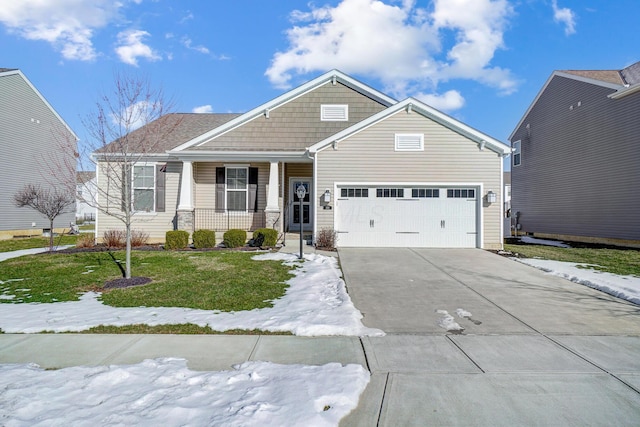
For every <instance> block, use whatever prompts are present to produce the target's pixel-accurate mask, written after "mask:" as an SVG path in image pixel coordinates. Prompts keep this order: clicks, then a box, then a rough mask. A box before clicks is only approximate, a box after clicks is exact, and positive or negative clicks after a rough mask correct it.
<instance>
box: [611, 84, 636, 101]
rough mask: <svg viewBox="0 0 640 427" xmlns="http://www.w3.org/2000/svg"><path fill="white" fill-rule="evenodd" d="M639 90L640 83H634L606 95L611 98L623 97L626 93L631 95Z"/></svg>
mask: <svg viewBox="0 0 640 427" xmlns="http://www.w3.org/2000/svg"><path fill="white" fill-rule="evenodd" d="M636 92H640V83H638V84H635V85H633V86H629V87H624V88H622V89H619V90H618V91H617V92H613V93H612V94H610V95H607V96H608V97H609V98H611V99H620V98H624V97H625V96H627V95H631V94H633V93H636Z"/></svg>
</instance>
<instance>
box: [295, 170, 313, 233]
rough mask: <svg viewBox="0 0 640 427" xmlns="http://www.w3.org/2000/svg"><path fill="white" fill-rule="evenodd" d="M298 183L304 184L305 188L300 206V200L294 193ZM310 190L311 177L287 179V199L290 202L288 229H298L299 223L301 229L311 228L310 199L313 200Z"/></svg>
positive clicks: (311, 190)
mask: <svg viewBox="0 0 640 427" xmlns="http://www.w3.org/2000/svg"><path fill="white" fill-rule="evenodd" d="M300 185H302V186H304V188H305V190H306V193H305V196H304V199H302V207H301V206H300V200H299V199H298V196H297V195H296V189H297V188H298V187H299V186H300ZM312 192H313V189H312V188H311V178H290V179H289V200H290V201H291V202H292V203H291V205H290V208H289V230H290V231H300V224H302V230H303V231H304V230H311V218H312V212H311V209H312V206H311V200H313V194H312Z"/></svg>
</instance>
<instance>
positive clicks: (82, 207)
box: [76, 171, 97, 222]
mask: <svg viewBox="0 0 640 427" xmlns="http://www.w3.org/2000/svg"><path fill="white" fill-rule="evenodd" d="M76 177H77V194H76V222H85V221H95V220H96V208H95V200H96V197H97V187H96V173H95V172H94V171H80V172H78V173H77V175H76Z"/></svg>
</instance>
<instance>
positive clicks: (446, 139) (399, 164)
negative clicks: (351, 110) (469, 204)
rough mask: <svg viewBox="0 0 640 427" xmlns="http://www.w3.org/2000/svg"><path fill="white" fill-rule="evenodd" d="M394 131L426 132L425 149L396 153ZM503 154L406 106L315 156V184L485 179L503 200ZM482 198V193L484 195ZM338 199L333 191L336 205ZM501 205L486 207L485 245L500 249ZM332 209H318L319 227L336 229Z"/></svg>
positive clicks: (320, 186) (321, 187)
mask: <svg viewBox="0 0 640 427" xmlns="http://www.w3.org/2000/svg"><path fill="white" fill-rule="evenodd" d="M396 133H422V134H424V151H420V152H416V151H411V152H399V151H395V134H396ZM501 162H502V158H501V157H500V156H498V154H496V153H495V152H493V151H491V150H489V149H488V148H485V149H484V151H480V149H479V147H478V144H476V143H475V142H473V141H471V140H469V139H467V138H466V137H463V136H462V135H460V134H458V133H456V132H454V131H452V130H450V129H448V128H446V127H444V126H443V125H441V124H439V123H436V122H434V121H433V120H431V119H429V118H426V117H424V116H422V115H420V114H418V113H415V112H414V113H411V114H407V113H406V112H405V111H404V110H403V111H401V112H399V113H397V114H395V115H393V116H391V117H389V118H387V119H386V120H384V121H382V122H380V123H377V124H376V125H374V126H371V127H369V128H367V129H365V130H363V131H362V132H360V133H357V134H355V135H353V136H351V137H349V138H348V139H346V140H344V141H341V142H340V143H339V144H338V149H337V150H334V149H333V148H331V147H328V148H326V149H324V150H323V151H321V152H319V153H318V154H317V188H318V189H319V190H320V191H317V192H316V196H318V193H322V191H324V189H326V188H329V189H331V191H333V189H334V183H336V182H378V183H381V182H385V183H387V182H388V183H393V182H415V183H419V182H425V183H442V184H455V183H482V184H483V191H484V192H485V193H486V192H487V191H488V190H493V192H495V193H496V194H497V195H498V201H499V202H500V201H501V200H502V189H501V188H500V181H501V174H502V167H501ZM480 196H481V197H482V196H484V194H481V195H480ZM334 203H335V194H334V196H333V198H332V204H334ZM501 205H502V204H501V203H493V204H491V205H489V206H484V207H483V208H482V210H483V212H482V215H483V224H482V228H483V233H484V235H483V238H484V242H483V247H484V248H487V249H494V248H495V249H497V248H501V247H502V241H501V238H500V237H501V236H500V230H501V227H502V206H501ZM333 225H334V210H323V209H321V210H318V212H317V230H322V229H323V228H330V229H332V228H334V227H333Z"/></svg>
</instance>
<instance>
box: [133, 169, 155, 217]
mask: <svg viewBox="0 0 640 427" xmlns="http://www.w3.org/2000/svg"><path fill="white" fill-rule="evenodd" d="M139 166H151V169H152V170H153V185H152V186H151V187H136V186H135V180H136V174H135V171H136V167H139ZM136 188H137V189H143V190H152V192H153V201H152V202H151V210H149V211H139V210H136V208H135V206H136V200H135V198H136ZM131 210H132V211H133V213H134V214H136V215H155V214H156V163H150V162H142V163H134V164H133V165H132V168H131Z"/></svg>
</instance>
